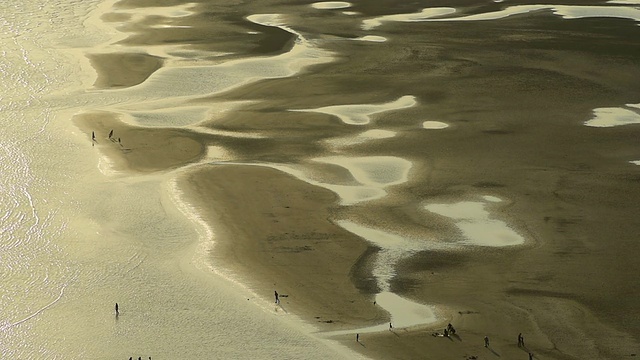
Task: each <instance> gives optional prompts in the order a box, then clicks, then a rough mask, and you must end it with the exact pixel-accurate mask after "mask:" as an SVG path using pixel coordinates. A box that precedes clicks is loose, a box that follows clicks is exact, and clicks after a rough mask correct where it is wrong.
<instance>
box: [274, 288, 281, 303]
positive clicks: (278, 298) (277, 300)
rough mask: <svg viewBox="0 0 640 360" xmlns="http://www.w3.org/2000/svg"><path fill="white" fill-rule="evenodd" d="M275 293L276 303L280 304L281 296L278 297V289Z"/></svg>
mask: <svg viewBox="0 0 640 360" xmlns="http://www.w3.org/2000/svg"><path fill="white" fill-rule="evenodd" d="M273 293H274V294H275V296H276V304H280V297H278V292H277V291H274V292H273Z"/></svg>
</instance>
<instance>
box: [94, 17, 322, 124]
mask: <svg viewBox="0 0 640 360" xmlns="http://www.w3.org/2000/svg"><path fill="white" fill-rule="evenodd" d="M247 20H248V21H251V22H254V23H256V24H260V25H264V26H273V27H278V28H280V29H283V30H285V31H287V32H289V33H291V34H294V35H295V36H296V40H295V43H294V45H293V47H292V48H291V49H290V50H289V51H288V52H285V53H282V54H279V55H275V56H271V57H257V58H256V57H253V58H247V59H240V60H233V61H228V62H224V63H222V64H217V63H214V62H211V61H202V62H201V63H200V64H199V65H197V66H194V65H187V66H182V65H181V64H180V63H177V62H173V63H170V64H168V66H165V67H162V68H161V69H159V70H158V71H156V72H155V73H153V74H152V75H151V76H150V77H149V78H148V79H147V80H146V81H144V82H143V83H141V84H140V85H136V86H133V87H130V88H126V89H117V90H113V89H112V90H109V91H105V92H101V93H100V94H101V95H104V96H106V97H108V98H109V99H110V102H112V103H113V104H114V105H113V108H116V109H117V111H118V112H122V113H127V114H128V115H129V116H130V119H132V120H134V121H135V122H136V123H138V124H142V125H145V126H163V127H165V126H167V125H170V126H186V125H192V124H196V123H199V122H202V121H205V120H208V116H207V115H208V113H207V112H206V111H205V110H204V108H203V107H202V106H199V105H198V106H191V105H186V103H187V102H188V101H189V100H194V99H198V98H201V97H204V96H209V95H212V94H216V93H220V92H223V91H227V90H230V89H233V88H237V87H240V86H243V85H247V84H249V83H252V82H256V81H259V80H263V79H273V78H283V77H289V76H292V75H294V74H296V73H298V72H299V71H301V70H302V69H303V68H305V67H307V66H310V65H313V64H320V63H325V62H329V61H332V59H333V58H332V57H331V54H330V53H329V52H328V51H325V50H322V49H320V48H318V47H316V46H314V44H313V43H312V42H310V41H308V40H307V39H305V38H304V37H303V36H302V35H301V34H299V33H298V32H296V31H294V30H293V29H291V28H289V27H288V26H286V25H285V24H283V22H282V20H281V18H280V15H278V14H257V15H250V16H248V17H247ZM88 96H95V93H93V94H89V95H88ZM221 106H222V107H224V106H225V105H224V104H222V105H221ZM190 107H191V108H190ZM176 108H180V112H181V113H180V114H181V115H180V116H175V111H176V110H175V109H176Z"/></svg>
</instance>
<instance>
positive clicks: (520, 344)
mask: <svg viewBox="0 0 640 360" xmlns="http://www.w3.org/2000/svg"><path fill="white" fill-rule="evenodd" d="M484 347H486V348H488V347H489V337H488V336H485V337H484ZM518 347H519V348H524V347H525V346H524V336H522V333H519V334H518ZM529 360H533V353H531V352H530V353H529Z"/></svg>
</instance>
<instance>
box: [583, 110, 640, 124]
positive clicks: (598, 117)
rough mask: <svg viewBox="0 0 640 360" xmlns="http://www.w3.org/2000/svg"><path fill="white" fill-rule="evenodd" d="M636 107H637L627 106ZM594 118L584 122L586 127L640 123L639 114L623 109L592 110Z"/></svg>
mask: <svg viewBox="0 0 640 360" xmlns="http://www.w3.org/2000/svg"><path fill="white" fill-rule="evenodd" d="M628 106H629V107H637V105H628ZM593 114H594V118H593V119H591V120H588V121H585V123H584V124H585V125H586V126H591V127H613V126H620V125H629V124H638V123H640V114H638V113H637V112H635V111H632V110H629V109H625V108H621V107H619V108H614V107H609V108H598V109H595V110H593Z"/></svg>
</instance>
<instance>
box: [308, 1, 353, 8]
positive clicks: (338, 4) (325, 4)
mask: <svg viewBox="0 0 640 360" xmlns="http://www.w3.org/2000/svg"><path fill="white" fill-rule="evenodd" d="M311 7H313V8H314V9H319V10H331V9H345V8H349V7H351V3H348V2H346V1H322V2H316V3H313V4H311Z"/></svg>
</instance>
